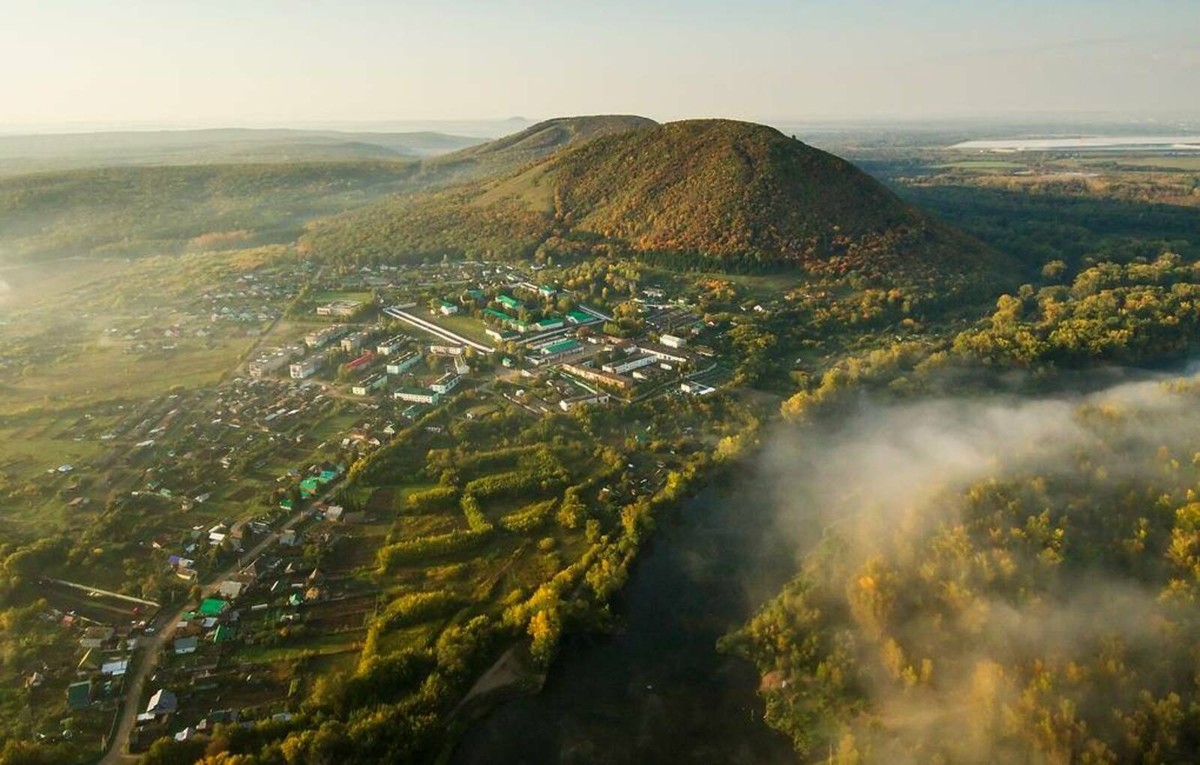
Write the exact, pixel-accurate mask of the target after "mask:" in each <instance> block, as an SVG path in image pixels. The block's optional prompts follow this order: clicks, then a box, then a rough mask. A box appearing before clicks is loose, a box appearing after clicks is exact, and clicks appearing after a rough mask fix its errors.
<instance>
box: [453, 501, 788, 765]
mask: <svg viewBox="0 0 1200 765" xmlns="http://www.w3.org/2000/svg"><path fill="white" fill-rule="evenodd" d="M735 483H736V486H735V487H734V488H733V489H715V488H713V489H708V490H706V491H704V492H702V493H701V494H699V495H698V496H696V497H695V498H693V499H691V500H689V501H688V502H686V503H685V505H684V506H683V507H682V508H681V509H680V510H679V511H678V513H672V514H671V517H670V518H665V519H663V522H662V524H661V525H660V527H659V528H658V530H657V531H656V532H655V536H654V541H653V544H652V545H651V546H650V547H649V548H648V549H645V550H643V557H642V559H641V561H640V562H639V564H638V565H637V566H636V568H635V569H634V572H633V575H632V577H631V578H630V581H629V583H628V584H627V586H626V589H625V595H624V600H623V602H621V603H619V604H617V610H618V613H619V614H620V615H621V617H622V618H623V621H624V625H625V627H626V629H625V630H624V631H623V632H622V633H621V634H619V635H615V636H599V637H598V636H573V637H570V638H568V639H567V640H566V641H565V642H564V644H563V646H562V650H561V652H560V654H559V657H558V659H557V660H556V661H555V664H554V666H553V668H552V669H551V671H550V674H549V677H548V678H547V680H546V685H545V688H544V689H543V690H542V692H541V693H540V694H538V695H537V696H531V697H525V698H519V699H515V700H513V701H509V702H506V703H504V704H502V705H500V706H499V707H498V708H497V709H495V710H494V711H493V712H492V713H491V714H490V715H489V716H487V717H486V718H484V719H483V720H482V721H480V722H479V723H477V724H476V725H475V726H474V727H473V728H472V729H470V730H469V731H468V732H467V734H466V735H465V736H464V738H463V740H462V741H461V743H460V745H459V747H458V750H457V751H456V752H455V755H454V757H453V759H452V762H454V763H459V764H460V765H467V764H470V765H475V764H480V765H482V764H483V763H488V764H489V765H495V764H497V763H528V764H530V765H535V764H536V765H541V764H542V763H571V764H573V763H589V764H591V763H657V762H669V763H777V762H778V763H783V762H788V763H792V762H795V754H794V753H793V752H792V749H791V746H790V745H789V743H788V740H787V739H786V738H785V737H783V736H782V735H781V734H779V733H777V732H775V731H773V730H772V729H770V728H768V727H767V726H766V725H765V724H764V723H763V721H762V712H763V705H762V701H761V700H760V699H759V698H758V696H757V693H756V690H757V687H758V682H759V678H758V674H757V672H756V671H755V669H754V668H753V667H752V666H750V665H749V664H747V663H746V662H743V661H741V660H738V659H733V658H730V657H727V656H723V655H721V654H719V653H717V651H716V648H715V645H716V641H717V639H718V638H719V637H720V636H721V635H723V634H724V633H725V632H727V631H728V630H729V629H730V628H732V627H735V626H737V625H739V624H741V623H742V622H744V621H745V620H746V619H747V618H749V617H750V616H751V615H752V614H753V612H754V611H755V610H756V606H757V605H759V604H761V603H762V602H763V601H764V600H765V599H767V598H769V597H770V596H771V595H773V594H774V593H776V592H778V589H779V587H781V586H782V585H783V583H784V582H786V581H787V579H788V578H789V577H790V576H791V575H792V574H793V573H794V571H795V556H794V549H793V548H792V547H791V546H790V545H789V544H787V542H786V541H785V535H780V534H778V533H775V531H774V529H773V523H774V520H773V513H772V510H771V507H772V503H770V502H769V501H768V500H767V499H766V497H765V496H763V497H759V496H756V493H757V492H756V490H754V489H753V488H748V486H747V485H748V484H749V485H750V486H751V487H752V486H753V484H754V483H755V482H754V481H752V480H748V479H745V478H743V479H739V480H737V481H735Z"/></svg>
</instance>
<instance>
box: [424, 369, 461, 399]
mask: <svg viewBox="0 0 1200 765" xmlns="http://www.w3.org/2000/svg"><path fill="white" fill-rule="evenodd" d="M460 382H462V378H461V377H459V376H458V375H456V374H454V373H453V372H447V373H446V374H444V375H442V376H441V377H439V378H438V379H437V380H436V381H435V382H434V383H433V384H432V385H430V386H429V388H430V390H432V391H433V392H434V393H441V394H442V395H445V394H447V393H449V392H450V391H452V390H454V389H455V388H457V387H458V384H459V383H460Z"/></svg>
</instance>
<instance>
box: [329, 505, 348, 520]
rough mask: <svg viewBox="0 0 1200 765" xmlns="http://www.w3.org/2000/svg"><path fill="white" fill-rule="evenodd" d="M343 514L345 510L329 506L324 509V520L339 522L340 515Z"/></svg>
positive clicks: (336, 506) (339, 506)
mask: <svg viewBox="0 0 1200 765" xmlns="http://www.w3.org/2000/svg"><path fill="white" fill-rule="evenodd" d="M345 512H346V509H345V508H344V507H342V506H341V505H330V506H329V507H327V508H326V509H325V520H327V521H340V520H341V519H342V514H343V513H345Z"/></svg>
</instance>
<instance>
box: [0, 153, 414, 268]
mask: <svg viewBox="0 0 1200 765" xmlns="http://www.w3.org/2000/svg"><path fill="white" fill-rule="evenodd" d="M413 169H414V168H413V166H412V165H410V164H405V163H391V162H363V163H313V164H304V163H293V164H284V165H266V164H255V165H204V166H188V167H144V168H133V167H128V168H107V169H101V170H81V171H76V172H69V173H52V174H44V175H29V176H18V177H15V178H3V179H0V231H2V232H3V234H2V241H3V244H4V248H5V250H6V251H7V252H9V253H10V257H13V258H18V259H28V258H37V257H58V256H64V255H77V254H79V253H95V254H99V255H146V254H162V253H177V252H183V251H187V250H213V249H216V250H220V249H231V248H245V247H248V246H252V245H255V244H263V243H275V242H290V241H292V240H293V239H295V238H296V237H297V236H298V235H299V234H300V233H301V231H302V230H303V226H304V223H305V222H307V221H308V220H310V219H312V218H315V217H318V216H322V215H329V214H332V213H335V212H340V211H342V210H345V209H348V208H350V207H352V206H355V205H361V204H363V203H365V202H367V201H370V200H372V199H376V198H378V197H380V196H382V195H384V194H387V193H389V192H391V191H393V190H395V189H397V188H399V187H400V184H402V183H403V182H404V181H405V179H406V178H407V177H408V176H409V174H411V173H412V172H413Z"/></svg>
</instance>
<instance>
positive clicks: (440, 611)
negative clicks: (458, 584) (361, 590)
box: [377, 590, 465, 629]
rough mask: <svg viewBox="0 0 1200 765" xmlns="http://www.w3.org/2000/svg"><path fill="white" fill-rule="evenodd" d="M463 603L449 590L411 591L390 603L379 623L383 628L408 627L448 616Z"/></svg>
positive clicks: (381, 614) (381, 615) (380, 616)
mask: <svg viewBox="0 0 1200 765" xmlns="http://www.w3.org/2000/svg"><path fill="white" fill-rule="evenodd" d="M463 605H465V604H464V601H463V599H462V598H460V597H458V596H457V595H455V594H454V593H452V592H449V591H448V590H435V591H433V592H410V593H409V594H407V595H401V596H400V597H398V598H396V599H395V600H393V601H392V602H390V603H388V605H387V608H385V609H384V610H383V612H382V613H380V614H379V617H378V621H377V623H378V624H379V625H380V628H381V629H391V628H394V627H406V626H408V625H411V624H420V623H421V622H424V621H429V620H430V619H436V618H439V617H442V616H447V615H449V614H451V613H453V612H455V611H457V610H458V609H459V608H461V607H462V606H463Z"/></svg>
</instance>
